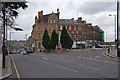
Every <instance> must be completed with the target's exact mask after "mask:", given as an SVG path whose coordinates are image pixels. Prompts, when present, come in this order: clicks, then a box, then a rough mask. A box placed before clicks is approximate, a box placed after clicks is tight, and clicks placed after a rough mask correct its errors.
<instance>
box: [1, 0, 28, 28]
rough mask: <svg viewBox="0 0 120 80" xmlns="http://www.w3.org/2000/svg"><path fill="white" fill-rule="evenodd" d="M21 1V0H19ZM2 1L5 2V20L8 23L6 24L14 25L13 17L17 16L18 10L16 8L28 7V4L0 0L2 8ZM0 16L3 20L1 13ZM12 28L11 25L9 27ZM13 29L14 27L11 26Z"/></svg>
mask: <svg viewBox="0 0 120 80" xmlns="http://www.w3.org/2000/svg"><path fill="white" fill-rule="evenodd" d="M19 1H21V0H19ZM3 3H5V7H4V8H5V17H6V19H5V20H6V21H7V22H8V23H9V24H6V25H8V26H10V27H11V25H14V17H15V18H17V16H18V14H19V13H18V11H17V9H19V8H22V9H26V8H27V7H28V5H27V4H26V2H25V1H24V2H2V10H3ZM0 16H1V18H0V20H1V21H3V16H2V14H0ZM11 28H13V27H11ZM13 29H14V28H13Z"/></svg>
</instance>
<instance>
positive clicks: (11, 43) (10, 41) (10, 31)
mask: <svg viewBox="0 0 120 80" xmlns="http://www.w3.org/2000/svg"><path fill="white" fill-rule="evenodd" d="M12 33H14V32H11V31H10V52H11V51H12V42H11V35H12Z"/></svg>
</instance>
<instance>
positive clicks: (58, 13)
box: [57, 8, 60, 19]
mask: <svg viewBox="0 0 120 80" xmlns="http://www.w3.org/2000/svg"><path fill="white" fill-rule="evenodd" d="M57 16H58V19H59V16H60V12H59V8H57Z"/></svg>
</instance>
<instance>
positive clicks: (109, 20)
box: [8, 0, 116, 42]
mask: <svg viewBox="0 0 120 80" xmlns="http://www.w3.org/2000/svg"><path fill="white" fill-rule="evenodd" d="M27 5H28V8H26V9H25V10H23V9H21V8H20V9H18V12H19V15H18V17H17V18H16V19H15V24H16V27H20V28H22V29H24V31H22V32H20V31H14V30H11V31H12V32H14V33H13V34H12V40H25V37H26V34H27V38H28V37H29V36H30V35H31V31H32V29H33V28H32V26H33V25H34V22H35V21H34V18H35V16H37V14H38V11H41V10H43V15H45V14H49V13H52V11H53V12H54V13H56V12H57V8H59V11H60V19H71V18H74V19H75V20H76V19H77V18H78V17H82V19H83V20H86V21H87V23H92V25H93V26H95V25H98V26H99V27H100V28H101V29H102V30H104V33H105V35H104V36H105V41H106V40H107V41H109V42H110V41H114V38H115V33H114V31H115V17H114V15H116V0H101V1H99V0H74V1H73V0H64V1H63V0H51V2H50V1H49V0H44V1H43V0H28V3H27ZM109 14H111V15H112V16H109ZM8 34H9V31H8Z"/></svg>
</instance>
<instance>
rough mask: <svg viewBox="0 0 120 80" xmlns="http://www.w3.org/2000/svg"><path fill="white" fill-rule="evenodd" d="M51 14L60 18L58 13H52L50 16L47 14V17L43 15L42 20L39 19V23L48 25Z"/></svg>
mask: <svg viewBox="0 0 120 80" xmlns="http://www.w3.org/2000/svg"><path fill="white" fill-rule="evenodd" d="M51 14H55V15H57V16H58V13H50V14H47V15H43V17H42V18H38V23H41V24H43V23H48V18H49V16H50V15H51Z"/></svg>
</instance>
